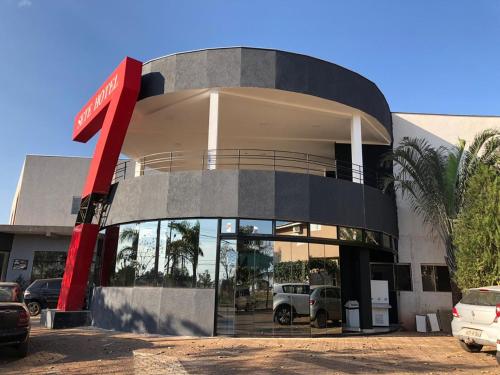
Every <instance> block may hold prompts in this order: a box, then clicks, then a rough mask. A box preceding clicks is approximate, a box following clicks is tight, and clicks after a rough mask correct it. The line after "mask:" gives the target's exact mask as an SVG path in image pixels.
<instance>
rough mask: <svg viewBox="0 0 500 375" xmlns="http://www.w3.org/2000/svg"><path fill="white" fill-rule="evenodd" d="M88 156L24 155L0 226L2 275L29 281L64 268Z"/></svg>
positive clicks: (57, 274) (7, 277)
mask: <svg viewBox="0 0 500 375" xmlns="http://www.w3.org/2000/svg"><path fill="white" fill-rule="evenodd" d="M89 162H90V159H88V158H75V157H60V156H38V155H28V156H26V159H25V161H24V164H23V168H22V170H21V175H20V177H19V182H18V185H17V189H16V193H15V195H14V198H13V202H12V209H11V214H10V220H9V224H5V225H0V265H1V267H0V271H1V272H0V279H1V280H8V281H18V282H19V283H20V284H21V285H23V286H27V284H29V283H31V281H33V280H35V279H40V278H49V277H60V276H62V274H63V272H64V265H65V262H66V253H67V251H68V246H69V242H70V239H71V232H72V229H73V225H74V222H75V219H76V214H77V213H78V208H79V206H80V196H79V194H80V192H81V189H82V185H83V183H84V181H85V175H86V173H87V170H88V167H89Z"/></svg>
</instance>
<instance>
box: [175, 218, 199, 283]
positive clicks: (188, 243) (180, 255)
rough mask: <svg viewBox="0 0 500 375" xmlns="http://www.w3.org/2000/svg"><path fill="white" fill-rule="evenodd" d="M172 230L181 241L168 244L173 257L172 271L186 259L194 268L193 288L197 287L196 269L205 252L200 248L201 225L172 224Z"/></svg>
mask: <svg viewBox="0 0 500 375" xmlns="http://www.w3.org/2000/svg"><path fill="white" fill-rule="evenodd" d="M169 225H170V228H171V229H173V230H175V231H176V232H177V233H178V234H179V237H180V239H178V240H176V241H172V242H171V243H169V244H168V248H169V253H170V254H171V255H172V271H171V274H173V272H174V268H175V267H177V262H178V259H181V260H183V259H186V260H187V261H189V262H190V263H191V266H192V268H193V274H192V286H193V287H196V280H197V275H196V269H197V268H198V259H199V257H200V256H203V250H202V249H201V248H200V223H199V221H197V222H196V224H194V225H191V224H190V223H189V222H188V221H181V222H172V223H170V224H169Z"/></svg>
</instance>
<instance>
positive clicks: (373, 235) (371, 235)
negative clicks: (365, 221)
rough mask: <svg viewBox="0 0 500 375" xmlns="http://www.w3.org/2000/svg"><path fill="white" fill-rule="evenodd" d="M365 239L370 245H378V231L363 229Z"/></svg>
mask: <svg viewBox="0 0 500 375" xmlns="http://www.w3.org/2000/svg"><path fill="white" fill-rule="evenodd" d="M365 241H366V243H369V244H371V245H375V246H380V233H379V232H374V231H371V230H366V231H365Z"/></svg>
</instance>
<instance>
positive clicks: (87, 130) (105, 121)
mask: <svg viewBox="0 0 500 375" xmlns="http://www.w3.org/2000/svg"><path fill="white" fill-rule="evenodd" d="M141 74H142V63H141V62H140V61H137V60H134V59H131V58H129V57H127V58H125V59H124V60H123V61H122V62H121V63H120V65H119V66H118V67H117V68H116V69H115V71H114V72H113V73H112V74H111V75H110V77H109V78H108V79H107V80H106V82H105V83H104V84H103V85H102V86H101V87H100V88H99V90H98V91H97V93H96V94H95V95H94V96H93V97H92V98H91V99H90V100H89V101H88V103H87V104H86V105H85V107H83V109H82V110H81V111H80V112H79V113H78V115H77V116H76V118H75V124H74V129H73V140H75V141H78V142H84V143H85V142H87V141H88V140H89V139H90V138H92V137H93V136H94V135H95V134H96V133H97V132H98V131H99V130H100V131H101V134H100V136H99V139H98V141H97V145H96V148H95V151H94V156H93V158H92V161H91V163H90V168H89V172H88V175H87V180H86V182H85V186H84V188H83V193H82V204H81V206H80V211H79V213H78V217H77V221H76V224H75V228H74V229H73V235H72V237H71V243H70V247H69V251H68V257H67V260H66V268H65V270H64V277H63V281H62V286H61V294H60V295H59V302H58V304H57V308H58V309H59V310H63V311H73V310H80V309H81V308H82V305H83V300H84V297H85V289H86V287H87V281H88V277H89V271H90V265H91V262H92V256H93V252H94V247H95V243H96V240H97V236H98V234H99V224H98V223H95V220H93V217H94V212H95V209H96V208H97V207H98V206H99V205H100V204H103V202H104V201H105V199H106V196H107V194H108V192H109V188H110V186H111V181H112V178H113V174H114V170H115V167H116V163H117V162H118V157H119V156H120V151H121V148H122V145H123V141H124V139H125V134H126V133H127V129H128V125H129V123H130V118H131V117H132V112H133V111H134V106H135V103H136V101H137V95H138V94H139V89H140V85H141ZM93 221H94V222H93Z"/></svg>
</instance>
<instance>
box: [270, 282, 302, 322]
mask: <svg viewBox="0 0 500 375" xmlns="http://www.w3.org/2000/svg"><path fill="white" fill-rule="evenodd" d="M309 291H310V288H309V285H308V284H304V283H284V284H274V287H273V310H274V321H275V322H277V323H278V324H280V325H290V324H292V322H293V320H294V319H295V318H296V317H299V316H309Z"/></svg>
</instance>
